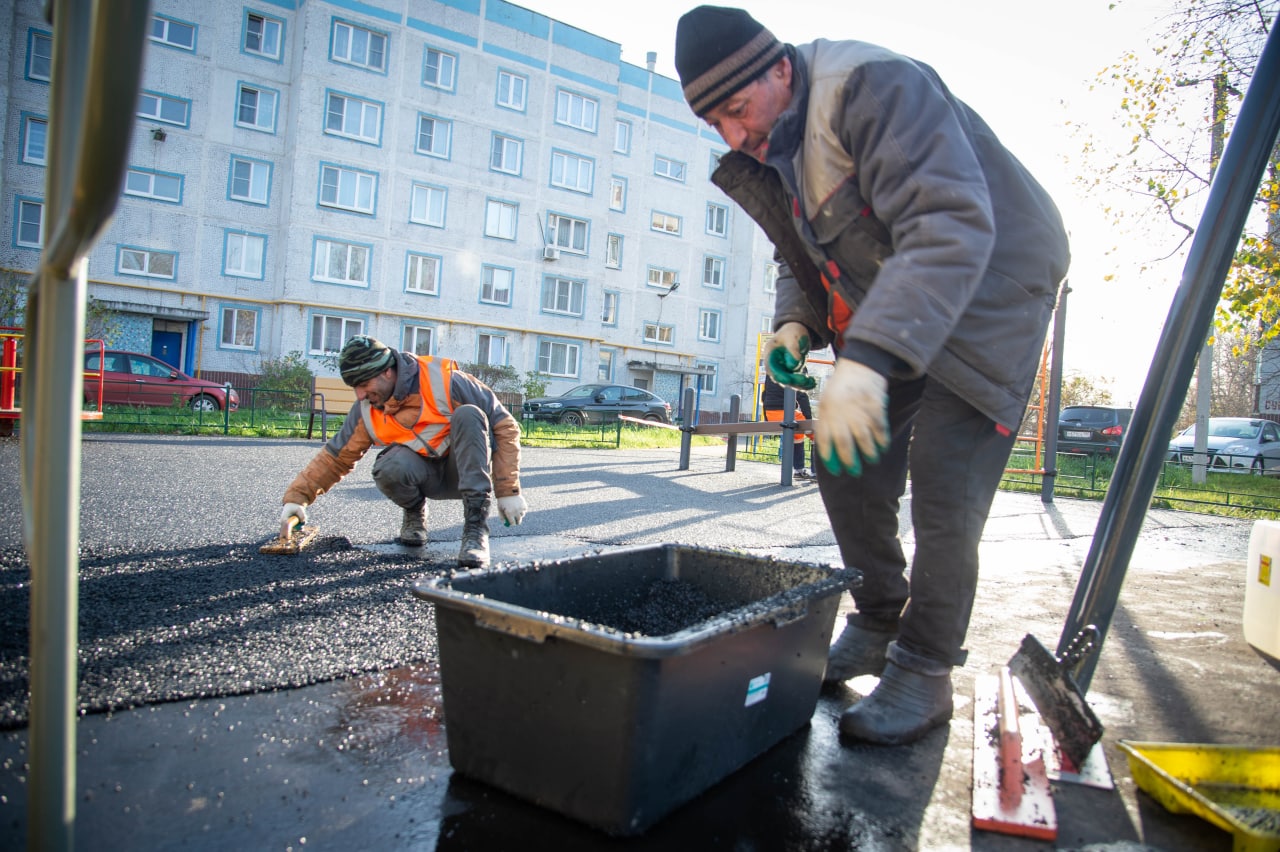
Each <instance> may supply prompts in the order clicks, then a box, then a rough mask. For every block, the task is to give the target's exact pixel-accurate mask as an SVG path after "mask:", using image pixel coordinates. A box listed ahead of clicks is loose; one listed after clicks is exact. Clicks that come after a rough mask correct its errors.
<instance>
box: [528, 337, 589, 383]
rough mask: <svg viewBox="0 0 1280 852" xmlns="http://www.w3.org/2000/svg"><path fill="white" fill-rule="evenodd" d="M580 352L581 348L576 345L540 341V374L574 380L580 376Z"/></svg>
mask: <svg viewBox="0 0 1280 852" xmlns="http://www.w3.org/2000/svg"><path fill="white" fill-rule="evenodd" d="M579 352H580V347H579V346H578V344H576V343H558V342H556V341H554V340H539V341H538V372H539V373H546V374H547V375H548V376H563V377H565V378H573V377H575V376H577V375H578V355H579Z"/></svg>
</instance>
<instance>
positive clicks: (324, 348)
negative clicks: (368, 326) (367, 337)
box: [308, 314, 364, 355]
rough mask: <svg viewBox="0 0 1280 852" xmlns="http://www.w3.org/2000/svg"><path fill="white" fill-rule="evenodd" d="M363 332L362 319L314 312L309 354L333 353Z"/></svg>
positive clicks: (340, 349)
mask: <svg viewBox="0 0 1280 852" xmlns="http://www.w3.org/2000/svg"><path fill="white" fill-rule="evenodd" d="M363 333H364V320H358V319H352V318H351V317H335V316H326V315H325V314H316V315H315V316H313V317H311V342H310V347H309V349H308V354H310V355H335V354H337V353H338V352H340V351H342V345H343V344H344V343H346V342H347V340H349V339H350V338H352V337H355V336H356V335H357V334H363Z"/></svg>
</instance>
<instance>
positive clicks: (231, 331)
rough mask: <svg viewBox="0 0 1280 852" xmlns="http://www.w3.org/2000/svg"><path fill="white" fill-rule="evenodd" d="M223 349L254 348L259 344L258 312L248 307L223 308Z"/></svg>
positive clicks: (221, 343)
mask: <svg viewBox="0 0 1280 852" xmlns="http://www.w3.org/2000/svg"><path fill="white" fill-rule="evenodd" d="M218 341H219V344H220V348H222V349H254V348H256V347H257V345H258V312H257V311H252V310H249V309H248V308H223V309H222V331H221V332H220V334H219V337H218Z"/></svg>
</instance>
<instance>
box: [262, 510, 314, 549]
mask: <svg viewBox="0 0 1280 852" xmlns="http://www.w3.org/2000/svg"><path fill="white" fill-rule="evenodd" d="M319 531H320V530H319V529H317V528H316V527H309V526H306V525H304V524H303V523H301V522H300V521H299V520H298V519H297V518H296V517H291V518H289V519H288V520H287V521H285V522H284V523H282V524H281V525H280V537H279V538H277V539H275V540H274V541H269V542H267V543H266V544H264V545H262V547H259V548H258V552H259V553H275V554H280V555H284V556H293V555H294V554H296V553H298V551H300V550H302V548H304V547H306V546H307V545H308V544H310V543H311V542H312V540H313V539H315V537H316V533H318V532H319Z"/></svg>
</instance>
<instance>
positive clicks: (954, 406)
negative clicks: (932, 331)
mask: <svg viewBox="0 0 1280 852" xmlns="http://www.w3.org/2000/svg"><path fill="white" fill-rule="evenodd" d="M818 417H819V419H821V417H822V413H821V411H819V413H818ZM889 429H890V439H889V449H888V451H887V452H886V453H885V454H884V455H883V456H881V458H880V460H879V461H878V462H874V463H870V464H868V463H866V462H865V461H864V462H863V465H862V474H861V475H860V476H849V475H848V474H840V475H834V474H831V473H830V472H828V471H827V470H826V468H825V467H823V465H822V464H821V462H820V461H819V460H815V462H814V467H815V468H817V473H818V487H819V489H820V490H821V493H822V502H823V504H824V505H825V506H826V509H827V517H828V518H829V519H830V520H831V529H832V531H833V532H834V533H835V537H836V543H837V544H838V545H839V546H840V555H841V557H842V558H843V559H844V563H845V565H847V566H849V567H851V568H857V569H859V570H860V571H861V572H862V574H863V581H862V585H861V586H860V587H859V588H858V590H857V591H855V592H854V593H853V599H854V603H855V604H857V607H858V612H859V613H860V614H862V615H863V616H865V617H866V618H868V619H870V620H872V621H874V622H884V623H892V622H893V621H894V619H896V618H898V617H899V615H900V616H901V618H900V621H899V635H898V643H899V645H901V646H902V647H903V648H904V649H905V650H907V651H911V652H913V653H916V654H920V655H922V656H924V657H927V658H929V659H931V660H935V661H938V662H941V663H944V664H947V665H953V666H958V665H963V664H964V661H965V656H966V654H967V652H966V651H965V650H964V647H963V646H964V637H965V633H966V632H967V631H968V629H969V616H970V613H971V611H972V610H973V597H974V592H975V590H976V588H977V584H978V542H979V540H980V539H981V538H982V529H983V526H984V525H985V524H986V522H987V513H988V512H989V511H990V510H991V501H992V500H993V499H994V498H995V493H996V488H997V487H998V486H999V484H1000V477H1001V475H1002V474H1003V472H1004V469H1005V467H1006V466H1007V464H1008V461H1009V453H1010V452H1011V451H1012V450H1013V444H1014V441H1015V436H1014V435H1012V434H1010V435H1002V434H1000V433H999V432H998V431H996V424H995V423H994V422H993V421H992V420H990V419H989V418H988V417H986V415H984V414H982V413H980V412H979V411H978V410H977V409H975V408H974V407H973V406H971V405H969V403H967V402H965V401H964V400H963V399H961V398H960V397H958V396H956V395H955V394H954V393H952V392H951V391H950V390H948V389H947V388H945V387H943V386H942V385H941V384H940V383H938V382H936V381H931V380H930V379H928V378H927V377H926V378H923V379H916V380H913V381H908V382H902V381H890V383H889ZM908 448H910V453H908ZM908 469H910V473H911V523H912V527H913V529H914V533H915V554H914V556H913V558H912V561H911V574H910V580H909V581H908V578H907V577H906V576H904V572H905V569H906V558H905V556H904V554H903V550H902V541H901V539H900V538H899V528H898V507H899V501H900V500H901V498H902V495H903V493H904V491H905V489H906V478H907V472H908Z"/></svg>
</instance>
